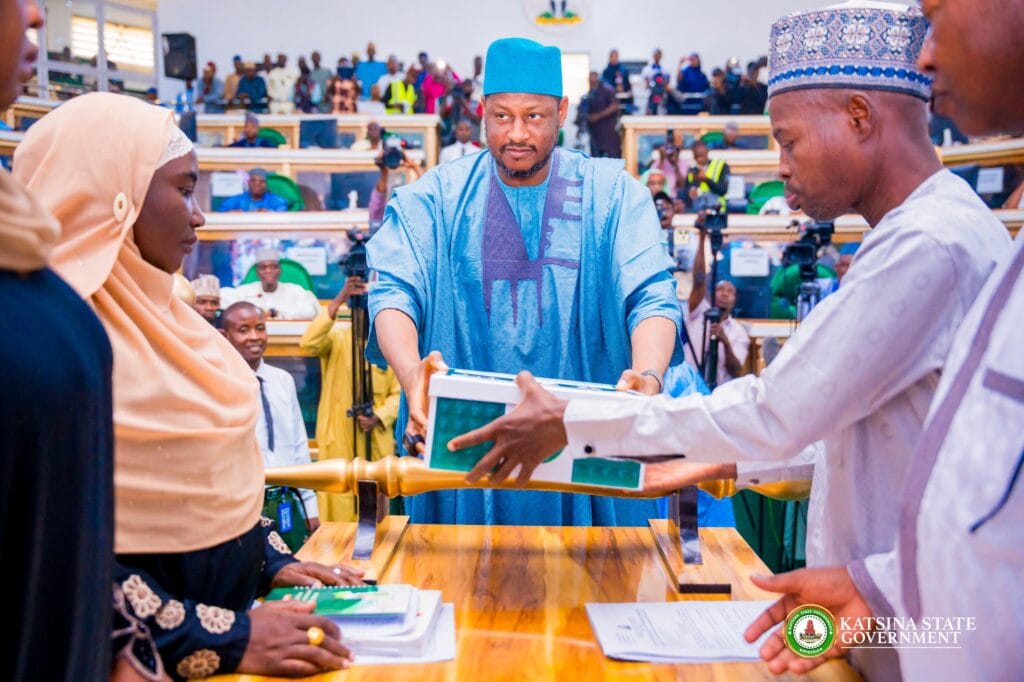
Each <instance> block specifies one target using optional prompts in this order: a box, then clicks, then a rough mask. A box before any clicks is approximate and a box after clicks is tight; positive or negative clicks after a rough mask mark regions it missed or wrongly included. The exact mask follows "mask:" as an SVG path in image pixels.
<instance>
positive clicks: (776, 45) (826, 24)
mask: <svg viewBox="0 0 1024 682" xmlns="http://www.w3.org/2000/svg"><path fill="white" fill-rule="evenodd" d="M927 33H928V20H927V19H926V18H925V16H924V15H923V14H922V13H921V10H919V9H918V8H917V7H911V6H908V5H899V4H895V3H891V2H878V1H877V0H851V1H850V2H845V3H843V4H840V5H833V6H831V7H825V8H823V9H814V10H808V11H804V12H795V13H793V14H789V15H787V16H785V17H782V18H781V19H779V20H778V21H776V22H775V23H774V24H773V25H772V31H771V43H770V45H769V54H768V97H774V96H775V95H779V94H782V93H783V92H787V91H789V90H801V89H806V88H811V89H815V88H849V89H854V90H888V91H890V92H899V93H903V94H907V95H911V96H913V97H918V98H920V99H923V100H925V101H927V100H928V99H929V97H930V96H931V86H932V79H931V78H930V77H929V76H928V75H927V74H925V73H923V72H922V71H921V70H920V69H918V68H917V56H918V55H919V54H920V53H921V48H922V46H923V45H924V40H925V36H926V35H927Z"/></svg>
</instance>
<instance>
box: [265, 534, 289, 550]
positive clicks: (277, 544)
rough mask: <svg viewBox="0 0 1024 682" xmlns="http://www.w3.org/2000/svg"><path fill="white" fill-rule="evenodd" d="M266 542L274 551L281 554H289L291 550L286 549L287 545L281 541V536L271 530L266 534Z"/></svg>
mask: <svg viewBox="0 0 1024 682" xmlns="http://www.w3.org/2000/svg"><path fill="white" fill-rule="evenodd" d="M267 541H268V542H269V543H270V546H271V547H273V548H274V549H276V550H277V551H278V552H280V553H281V554H291V553H292V550H290V549H288V544H287V543H286V542H285V541H284V540H283V539H281V536H280V535H278V534H277V531H276V530H272V531H270V532H269V533H268V534H267Z"/></svg>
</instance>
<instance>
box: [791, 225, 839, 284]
mask: <svg viewBox="0 0 1024 682" xmlns="http://www.w3.org/2000/svg"><path fill="white" fill-rule="evenodd" d="M789 227H791V228H797V229H799V230H800V236H799V237H798V238H797V240H796V241H795V242H793V243H792V244H788V245H787V246H786V248H785V249H784V250H783V252H782V263H783V265H795V266H797V267H798V268H800V279H802V280H805V281H810V280H814V279H815V278H816V277H817V268H816V266H817V263H818V252H819V251H821V249H823V248H824V247H826V246H828V245H829V244H831V243H832V235H833V234H835V231H836V226H835V223H833V222H818V221H813V220H812V221H808V222H806V223H803V224H802V225H801V224H800V223H798V222H796V221H795V220H794V221H793V222H792V223H790V225H789Z"/></svg>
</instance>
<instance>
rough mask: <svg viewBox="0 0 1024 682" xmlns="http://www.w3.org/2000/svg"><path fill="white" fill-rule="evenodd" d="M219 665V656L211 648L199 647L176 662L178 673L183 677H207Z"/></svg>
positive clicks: (215, 670)
mask: <svg viewBox="0 0 1024 682" xmlns="http://www.w3.org/2000/svg"><path fill="white" fill-rule="evenodd" d="M219 667H220V656H218V655H217V652H216V651H213V650H212V649H200V650H199V651H196V652H193V653H191V654H189V655H188V656H186V657H185V658H183V659H181V661H180V662H179V663H178V668H177V670H178V675H180V676H181V677H184V678H185V679H189V680H190V679H192V678H195V677H208V676H209V675H212V674H213V673H215V672H217V668H219Z"/></svg>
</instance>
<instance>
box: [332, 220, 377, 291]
mask: <svg viewBox="0 0 1024 682" xmlns="http://www.w3.org/2000/svg"><path fill="white" fill-rule="evenodd" d="M345 234H346V236H347V237H348V241H349V244H351V246H350V247H349V250H348V253H346V254H345V255H344V256H342V257H341V258H340V259H339V260H338V265H340V266H341V267H342V269H343V270H344V272H345V277H346V278H348V277H361V278H363V279H364V280H365V279H367V276H368V275H369V274H370V271H369V267H368V266H367V264H366V242H367V241H368V240H369V239H370V236H371V235H370V233H369V232H367V231H365V230H360V229H359V228H358V227H353V228H352V229H351V230H348V231H347V232H346V233H345Z"/></svg>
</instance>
